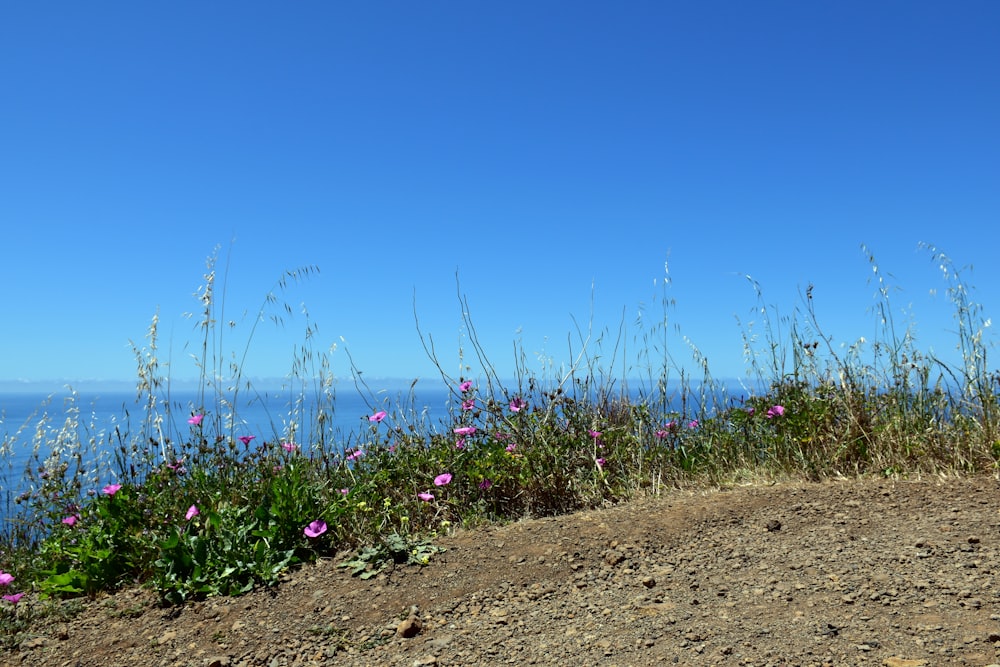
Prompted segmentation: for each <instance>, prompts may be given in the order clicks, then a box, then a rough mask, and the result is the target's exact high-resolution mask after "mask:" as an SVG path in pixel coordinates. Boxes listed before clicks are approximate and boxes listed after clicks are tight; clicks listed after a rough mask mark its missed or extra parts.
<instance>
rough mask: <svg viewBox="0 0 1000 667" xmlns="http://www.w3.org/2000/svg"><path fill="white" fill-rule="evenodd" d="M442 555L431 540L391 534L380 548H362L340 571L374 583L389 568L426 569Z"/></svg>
mask: <svg viewBox="0 0 1000 667" xmlns="http://www.w3.org/2000/svg"><path fill="white" fill-rule="evenodd" d="M442 551H445V549H444V548H442V547H439V546H436V545H435V544H433V543H432V542H431V538H429V537H424V538H420V539H412V538H408V537H404V536H403V535H400V534H399V533H390V534H388V535H385V536H383V537H381V538H380V540H379V542H378V544H375V545H371V546H367V547H364V548H362V549H361V550H359V551H358V552H357V553H356V554H355V555H354V557H353V558H350V559H349V560H346V561H344V562H342V563H340V564H339V565H338V567H343V568H346V569H347V570H348V571H349V572H350V573H351V576H355V577H359V578H361V579H371V578H372V577H374V576H375V575H377V574H379V573H381V572H382V571H383V570H385V569H386V568H388V567H392V566H396V565H427V563H428V562H430V559H431V556H433V555H434V554H437V553H441V552H442Z"/></svg>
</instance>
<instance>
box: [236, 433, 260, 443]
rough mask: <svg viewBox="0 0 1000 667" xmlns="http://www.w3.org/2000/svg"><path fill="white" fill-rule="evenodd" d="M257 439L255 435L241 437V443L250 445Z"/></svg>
mask: <svg viewBox="0 0 1000 667" xmlns="http://www.w3.org/2000/svg"><path fill="white" fill-rule="evenodd" d="M256 437H257V436H255V435H241V436H240V437H239V441H240V442H242V443H243V444H244V445H249V444H250V441H251V440H253V439H254V438H256Z"/></svg>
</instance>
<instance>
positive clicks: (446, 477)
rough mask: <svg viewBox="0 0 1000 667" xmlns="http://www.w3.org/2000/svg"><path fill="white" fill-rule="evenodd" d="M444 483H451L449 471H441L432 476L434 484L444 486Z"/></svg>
mask: <svg viewBox="0 0 1000 667" xmlns="http://www.w3.org/2000/svg"><path fill="white" fill-rule="evenodd" d="M446 484H451V473H450V472H446V473H442V474H440V475H438V476H437V477H435V478H434V486H445V485H446Z"/></svg>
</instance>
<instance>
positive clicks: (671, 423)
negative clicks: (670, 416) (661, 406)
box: [663, 420, 677, 431]
mask: <svg viewBox="0 0 1000 667" xmlns="http://www.w3.org/2000/svg"><path fill="white" fill-rule="evenodd" d="M676 427H677V422H675V421H672V420H671V421H668V422H667V423H666V424H664V425H663V428H665V429H667V430H668V431H669V430H670V429H673V428H676Z"/></svg>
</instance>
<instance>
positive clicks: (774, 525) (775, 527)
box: [765, 519, 781, 533]
mask: <svg viewBox="0 0 1000 667" xmlns="http://www.w3.org/2000/svg"><path fill="white" fill-rule="evenodd" d="M765 527H766V528H767V532H769V533H775V532H777V531H779V530H781V522H780V521H778V520H777V519H771V520H770V521H768V522H767V525H766V526H765Z"/></svg>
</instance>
